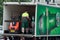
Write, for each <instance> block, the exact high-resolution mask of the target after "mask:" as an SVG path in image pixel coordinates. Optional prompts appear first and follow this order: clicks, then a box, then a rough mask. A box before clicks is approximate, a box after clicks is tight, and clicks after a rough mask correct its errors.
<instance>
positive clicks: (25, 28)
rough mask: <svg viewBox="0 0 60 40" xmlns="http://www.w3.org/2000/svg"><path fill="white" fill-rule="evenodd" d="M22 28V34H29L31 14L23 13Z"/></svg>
mask: <svg viewBox="0 0 60 40" xmlns="http://www.w3.org/2000/svg"><path fill="white" fill-rule="evenodd" d="M21 22H22V23H21V26H22V33H23V34H24V33H26V34H27V33H28V31H29V28H28V27H29V13H28V12H24V13H22V20H21Z"/></svg>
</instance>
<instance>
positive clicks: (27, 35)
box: [0, 34, 34, 37]
mask: <svg viewBox="0 0 60 40" xmlns="http://www.w3.org/2000/svg"><path fill="white" fill-rule="evenodd" d="M0 35H1V36H24V37H33V36H34V35H31V34H0Z"/></svg>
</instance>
